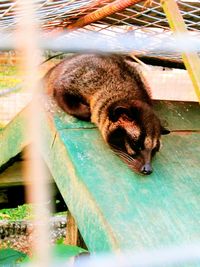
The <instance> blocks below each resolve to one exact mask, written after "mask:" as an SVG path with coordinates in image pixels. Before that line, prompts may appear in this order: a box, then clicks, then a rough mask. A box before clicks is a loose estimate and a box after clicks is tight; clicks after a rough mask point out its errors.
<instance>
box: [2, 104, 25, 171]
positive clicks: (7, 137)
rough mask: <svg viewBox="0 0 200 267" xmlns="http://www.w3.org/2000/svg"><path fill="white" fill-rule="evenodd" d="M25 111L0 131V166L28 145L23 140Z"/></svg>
mask: <svg viewBox="0 0 200 267" xmlns="http://www.w3.org/2000/svg"><path fill="white" fill-rule="evenodd" d="M25 131H26V109H24V110H23V111H22V112H20V113H19V114H18V115H17V116H16V117H15V118H14V119H13V120H12V121H11V122H10V123H9V124H8V125H7V126H6V127H5V128H4V129H2V130H1V131H0V166H2V165H3V164H5V163H6V162H8V160H9V159H10V158H12V157H14V156H16V155H17V154H18V153H20V152H21V151H22V150H23V148H24V147H25V146H26V145H27V144H28V140H26V138H25Z"/></svg>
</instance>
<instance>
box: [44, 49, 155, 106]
mask: <svg viewBox="0 0 200 267" xmlns="http://www.w3.org/2000/svg"><path fill="white" fill-rule="evenodd" d="M45 83H46V91H47V92H48V93H49V94H51V95H55V92H56V91H57V92H60V91H65V92H66V91H67V92H69V93H70V92H72V93H73V94H77V95H79V96H81V97H82V98H83V100H84V101H85V102H86V103H88V104H89V105H90V104H91V101H92V99H95V98H99V97H97V95H99V96H100V95H101V96H102V97H103V99H105V101H107V100H108V99H110V98H111V97H115V99H116V100H119V99H122V98H123V99H127V98H131V99H137V100H142V101H144V102H148V103H149V104H150V97H149V92H147V90H148V87H147V85H146V84H145V83H144V81H143V80H142V77H141V73H139V70H138V69H137V68H136V67H135V66H134V65H131V64H129V63H128V61H127V60H126V58H125V57H124V56H120V55H109V56H108V55H98V54H84V55H75V56H72V57H69V58H66V59H65V60H63V61H62V62H61V63H60V64H58V65H57V66H56V67H54V68H53V69H51V70H50V71H49V73H47V75H46V77H45Z"/></svg>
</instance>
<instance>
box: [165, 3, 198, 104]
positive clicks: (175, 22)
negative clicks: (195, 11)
mask: <svg viewBox="0 0 200 267" xmlns="http://www.w3.org/2000/svg"><path fill="white" fill-rule="evenodd" d="M161 4H162V7H163V9H164V12H165V14H166V17H167V19H168V22H169V25H170V27H171V29H172V30H173V31H174V32H175V33H176V35H177V36H179V35H182V34H185V33H186V34H187V33H188V31H187V28H186V25H185V23H184V20H183V18H182V16H181V13H180V11H179V8H178V5H177V3H176V2H175V0H161ZM182 58H183V61H184V64H185V67H186V69H187V71H188V73H189V76H190V78H191V80H192V83H193V86H194V89H195V92H196V94H197V97H198V100H199V102H200V59H199V57H198V55H197V53H195V52H184V53H182Z"/></svg>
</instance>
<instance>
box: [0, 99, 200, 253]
mask: <svg viewBox="0 0 200 267" xmlns="http://www.w3.org/2000/svg"><path fill="white" fill-rule="evenodd" d="M155 108H156V112H158V113H159V114H160V116H161V118H162V120H167V121H168V127H169V128H170V129H185V130H188V129H190V130H199V129H200V113H199V105H198V104H197V103H187V104H186V103H174V102H156V103H155ZM19 116H20V117H21V118H23V116H22V114H21V115H19ZM19 116H18V117H17V118H16V120H18V121H19ZM182 118H183V119H182ZM22 121H23V120H22ZM22 121H21V123H20V124H19V122H18V124H17V125H22ZM12 125H13V128H14V129H17V126H16V123H15V121H13V122H12V123H11V124H10V125H9V131H8V129H7V134H8V135H7V137H9V138H13V137H14V136H13V135H11V133H13V130H12ZM42 127H43V133H44V136H45V146H44V148H43V152H42V153H43V157H44V159H45V161H46V163H47V165H48V166H49V169H50V171H51V173H52V174H53V176H54V179H55V181H56V183H57V185H58V188H59V189H60V191H61V193H62V196H63V198H64V200H65V201H66V203H67V205H68V207H69V209H70V211H71V213H72V215H73V217H74V218H75V220H76V222H77V225H78V228H79V230H80V232H81V234H82V236H83V238H84V241H85V243H86V245H87V246H88V248H89V250H90V251H91V252H92V251H110V250H115V251H116V250H125V249H142V248H155V247H160V246H165V245H173V244H182V243H187V242H193V241H195V240H196V239H199V238H200V229H199V216H200V206H199V201H200V180H199V177H200V164H199V162H200V145H199V144H200V134H199V133H187V134H183V133H173V134H171V135H168V136H165V137H163V148H162V149H161V151H160V152H159V153H158V154H157V155H156V157H155V159H154V162H153V167H154V172H153V174H152V175H150V176H148V177H143V176H139V175H137V174H135V173H134V172H132V171H131V170H130V169H129V168H128V167H127V166H126V165H125V164H124V163H123V162H122V161H121V160H120V159H119V158H118V157H117V156H116V155H114V154H113V152H112V151H111V150H110V149H109V147H108V146H107V145H106V144H105V143H104V142H103V140H102V138H101V135H100V133H99V131H98V130H97V129H96V127H94V125H93V124H91V123H84V122H80V121H78V120H76V119H74V118H72V117H70V116H68V115H66V114H64V113H63V112H61V111H60V110H57V111H56V110H55V111H54V112H49V113H48V114H47V115H44V117H43V123H42ZM22 128H23V129H24V127H22V126H20V127H19V129H22ZM5 130H6V129H5ZM4 137H5V136H4ZM18 138H19V137H18ZM19 139H20V140H21V143H24V140H23V138H22V137H20V138H19ZM4 141H5V140H4ZM7 143H9V142H7ZM13 144H14V143H12V149H11V150H9V151H10V153H11V152H12V153H11V154H12V155H13V154H14V152H13V150H14V151H15V150H16V148H15V147H14V146H13ZM16 144H17V146H18V149H17V150H19V148H20V147H21V145H20V144H19V142H18V143H16ZM3 159H4V160H5V157H3ZM0 160H1V161H0V162H2V155H0Z"/></svg>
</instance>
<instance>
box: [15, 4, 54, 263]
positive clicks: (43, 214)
mask: <svg viewBox="0 0 200 267" xmlns="http://www.w3.org/2000/svg"><path fill="white" fill-rule="evenodd" d="M17 4H18V6H19V8H20V19H19V23H18V27H17V31H16V43H17V47H18V49H19V52H20V54H21V67H22V71H23V74H24V84H23V85H24V90H25V91H26V92H27V93H30V94H31V95H32V102H31V104H30V109H29V110H28V114H27V129H24V131H26V134H27V135H28V137H29V140H31V146H30V148H29V149H28V151H27V153H26V154H25V156H26V157H27V158H28V162H30V163H28V164H26V165H25V171H24V174H25V183H26V178H27V180H29V181H31V183H30V184H29V185H28V186H26V193H27V199H28V202H31V203H33V204H34V205H33V212H34V213H33V215H34V232H33V235H34V236H33V244H32V249H33V255H34V262H33V264H34V266H37V267H38V266H43V267H44V266H49V261H50V259H49V231H48V230H49V229H48V224H49V212H48V207H47V203H48V200H49V196H48V186H47V183H48V182H47V175H46V171H45V166H44V164H43V162H42V159H41V157H40V154H41V146H42V145H43V142H42V137H41V131H40V117H41V107H40V100H39V87H40V85H39V83H38V81H39V73H38V68H37V66H38V65H39V61H40V54H39V50H38V47H37V37H38V31H37V27H36V26H37V25H36V21H37V20H36V18H35V16H34V15H35V14H34V10H35V9H34V1H33V0H19V1H18V2H17Z"/></svg>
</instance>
